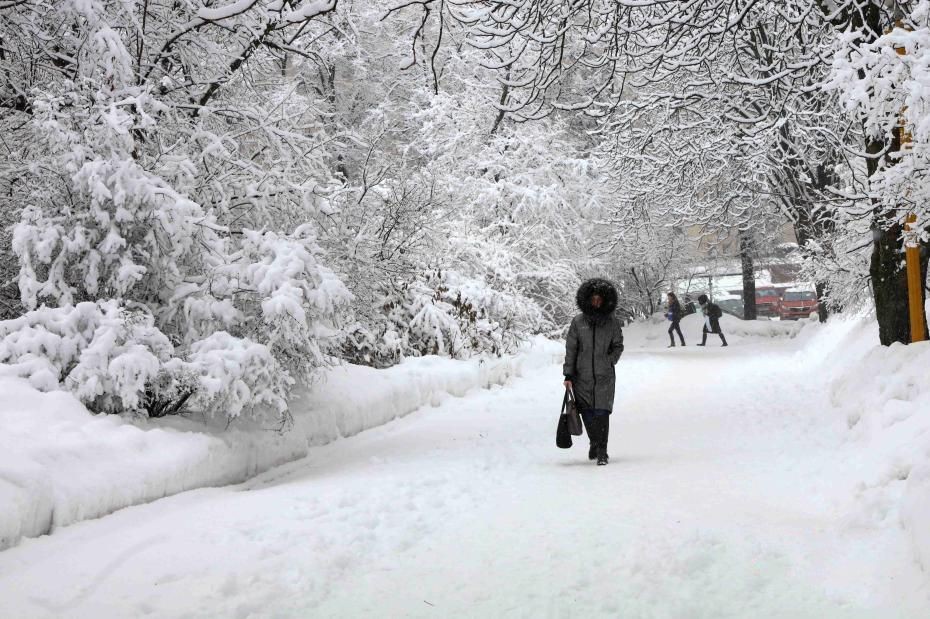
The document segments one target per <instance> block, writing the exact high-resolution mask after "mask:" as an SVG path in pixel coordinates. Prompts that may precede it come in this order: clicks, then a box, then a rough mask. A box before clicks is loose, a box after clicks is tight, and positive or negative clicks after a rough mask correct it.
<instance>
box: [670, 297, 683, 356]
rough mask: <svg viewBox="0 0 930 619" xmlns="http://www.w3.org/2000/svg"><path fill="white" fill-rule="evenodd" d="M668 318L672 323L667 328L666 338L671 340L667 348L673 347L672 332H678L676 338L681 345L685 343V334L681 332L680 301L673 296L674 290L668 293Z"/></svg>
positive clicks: (673, 338) (673, 337)
mask: <svg viewBox="0 0 930 619" xmlns="http://www.w3.org/2000/svg"><path fill="white" fill-rule="evenodd" d="M666 316H668V319H669V320H671V321H672V325H671V326H670V327H669V328H668V339H669V340H671V342H672V343H671V344H669V345H668V347H669V348H675V336H674V335H673V333H675V332H677V333H678V339H679V340H681V345H682V346H684V345H685V336H684V335H682V334H681V325H680V324H679V323H680V322H681V303H679V302H678V297H677V296H675V293H674V292H670V293H668V314H666Z"/></svg>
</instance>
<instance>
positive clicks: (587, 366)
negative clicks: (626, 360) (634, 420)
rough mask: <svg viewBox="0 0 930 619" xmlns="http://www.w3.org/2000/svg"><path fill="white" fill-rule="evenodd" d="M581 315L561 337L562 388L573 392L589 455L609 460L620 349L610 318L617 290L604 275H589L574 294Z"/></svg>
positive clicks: (614, 323) (620, 333) (617, 330)
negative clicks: (608, 451) (594, 277)
mask: <svg viewBox="0 0 930 619" xmlns="http://www.w3.org/2000/svg"><path fill="white" fill-rule="evenodd" d="M575 303H576V304H577V305H578V309H580V310H581V313H580V314H578V315H577V316H575V318H574V319H572V324H571V327H569V329H568V336H567V337H566V339H565V365H564V366H563V368H562V371H563V374H564V375H565V388H566V389H571V390H572V391H573V392H574V394H575V401H576V402H577V403H578V409H579V410H580V411H581V419H582V421H583V422H584V426H585V430H587V432H588V440H589V441H590V442H591V445H590V449H588V458H589V459H590V460H594V459H597V463H598V464H599V465H604V464H607V461H608V459H609V458H608V455H607V436H608V433H609V431H610V413H611V411H613V408H614V388H615V386H616V382H617V377H616V371H615V368H614V366H615V365H616V364H617V361H619V360H620V355H621V354H622V353H623V330H622V328H621V326H620V321H619V320H617V318H616V317H615V316H614V311H615V310H616V309H617V289H616V288H615V287H614V285H613V284H612V283H610V282H609V281H607V280H605V279H589V280H588V281H586V282H584V283H583V284H581V287H579V288H578V292H577V293H576V295H575Z"/></svg>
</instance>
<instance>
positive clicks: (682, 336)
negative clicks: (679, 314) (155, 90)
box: [668, 320, 685, 346]
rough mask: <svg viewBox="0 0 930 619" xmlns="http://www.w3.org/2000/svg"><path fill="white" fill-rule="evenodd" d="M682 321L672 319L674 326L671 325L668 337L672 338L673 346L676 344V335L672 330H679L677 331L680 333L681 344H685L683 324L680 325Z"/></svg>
mask: <svg viewBox="0 0 930 619" xmlns="http://www.w3.org/2000/svg"><path fill="white" fill-rule="evenodd" d="M680 323H681V321H680V320H673V321H672V326H670V327H669V328H668V339H669V340H671V342H672V346H674V345H675V336H674V335H672V332H677V333H678V339H679V340H681V345H682V346H684V345H685V336H684V335H682V334H681V326H680Z"/></svg>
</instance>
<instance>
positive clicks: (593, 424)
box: [581, 409, 610, 452]
mask: <svg viewBox="0 0 930 619" xmlns="http://www.w3.org/2000/svg"><path fill="white" fill-rule="evenodd" d="M581 421H582V422H584V429H585V431H586V432H587V433H588V440H589V441H591V446H592V447H594V448H595V449H596V450H598V452H599V451H600V450H602V449H603V450H604V451H605V452H606V451H607V435H608V434H609V433H610V414H609V413H608V412H607V411H602V410H595V409H588V410H586V411H584V412H583V413H581Z"/></svg>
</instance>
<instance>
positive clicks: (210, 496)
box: [0, 342, 930, 619]
mask: <svg viewBox="0 0 930 619" xmlns="http://www.w3.org/2000/svg"><path fill="white" fill-rule="evenodd" d="M714 344H716V343H714ZM794 346H795V345H794V344H793V343H791V342H787V343H786V342H769V343H753V344H748V343H747V344H744V345H742V346H732V347H730V348H729V349H720V348H715V347H714V348H711V347H709V348H707V349H699V348H687V349H676V350H672V351H666V350H652V351H650V350H638V351H637V350H634V351H630V352H628V353H627V354H626V355H625V356H624V358H623V359H622V360H621V363H620V366H619V367H618V376H619V384H618V394H619V395H618V402H617V406H616V409H615V410H616V411H617V412H616V413H615V414H614V416H613V417H612V420H611V440H610V453H611V464H610V465H609V466H607V467H596V466H594V465H593V464H592V463H590V462H588V460H587V457H586V456H587V453H586V452H587V449H586V441H585V440H584V439H583V438H582V439H581V440H580V441H578V443H576V446H575V447H574V448H573V449H572V450H570V451H560V450H558V449H556V447H555V445H554V430H555V422H556V415H557V412H558V406H559V403H560V401H561V392H560V390H561V382H560V381H561V377H560V375H559V365H558V360H557V359H556V358H554V357H553V359H552V363H551V364H550V365H548V366H546V367H545V368H544V369H542V370H539V371H534V374H533V375H531V376H524V377H523V378H520V379H517V380H515V381H513V382H512V383H511V384H510V385H508V386H507V387H504V388H493V389H490V390H484V391H479V392H474V393H472V394H470V395H469V396H467V397H465V398H461V399H449V400H447V401H445V402H444V403H442V404H441V405H440V406H438V407H433V408H427V409H423V410H421V411H418V412H417V413H414V414H412V415H410V416H408V417H406V418H404V419H402V420H398V421H395V422H392V423H391V424H389V425H387V426H385V427H382V428H378V429H376V430H372V431H368V432H365V433H363V434H361V435H359V436H356V437H354V438H351V439H346V440H342V441H338V442H336V443H333V444H330V445H328V446H326V447H323V448H319V449H316V450H314V451H313V454H312V455H311V456H310V457H309V458H307V459H305V460H302V461H299V462H295V463H293V464H291V465H288V466H285V467H281V468H278V469H276V470H273V471H271V472H269V473H267V474H265V475H263V476H262V477H260V478H258V479H256V480H253V481H252V482H250V483H248V484H245V485H242V486H236V487H230V488H221V489H208V490H199V491H194V492H188V493H185V494H183V495H179V496H175V497H172V498H168V499H164V500H161V501H158V502H155V503H153V504H149V505H144V506H140V507H135V508H130V509H125V510H122V511H120V512H118V513H116V514H113V515H111V516H108V517H106V518H102V519H99V520H95V521H90V522H85V523H81V524H78V525H74V526H71V527H67V528H65V529H62V530H60V531H58V532H56V533H55V534H54V535H52V536H50V537H46V538H40V539H35V540H27V541H24V542H23V543H22V544H21V545H20V546H18V547H16V548H13V549H11V550H8V551H6V552H3V553H0V617H4V618H7V617H9V618H16V619H27V618H33V617H35V618H40V617H74V618H78V617H87V618H91V617H93V618H110V617H138V616H153V617H159V618H162V617H534V618H535V617H622V618H624V619H626V618H635V617H643V618H646V617H648V618H653V617H655V618H663V617H668V618H685V617H687V618H696V617H708V618H718V617H753V618H760V617H790V618H796V617H812V618H813V617H817V618H824V617H870V618H882V619H884V618H894V617H902V618H910V617H914V618H916V617H927V616H930V602H928V599H927V589H926V585H924V584H922V582H921V580H922V577H921V575H920V572H919V570H918V568H917V566H916V565H915V564H914V562H913V558H912V556H911V554H910V550H909V549H908V547H907V545H906V543H905V540H904V539H903V535H902V534H901V533H900V532H898V531H897V530H896V529H894V528H889V527H883V528H877V527H873V526H871V525H869V524H867V523H866V522H865V521H864V520H861V519H859V518H857V517H856V510H855V509H854V508H853V506H852V504H851V497H852V494H853V491H852V484H853V483H854V481H855V475H854V465H853V464H852V463H851V460H850V458H849V456H850V455H851V453H850V451H849V449H850V448H849V447H848V446H846V445H844V444H843V443H842V441H841V432H840V430H841V428H839V427H834V425H835V423H836V422H835V420H832V419H830V418H829V416H827V415H819V414H818V413H819V412H820V411H823V410H825V408H826V406H825V402H824V397H825V396H824V395H823V394H822V393H821V391H820V390H819V388H817V387H816V385H815V377H814V376H811V375H809V374H807V373H806V372H805V365H804V363H803V362H802V360H801V359H800V357H799V356H798V353H797V351H796V350H795V347H794Z"/></svg>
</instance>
